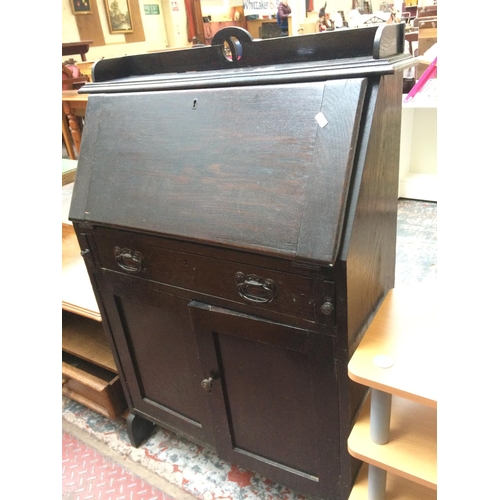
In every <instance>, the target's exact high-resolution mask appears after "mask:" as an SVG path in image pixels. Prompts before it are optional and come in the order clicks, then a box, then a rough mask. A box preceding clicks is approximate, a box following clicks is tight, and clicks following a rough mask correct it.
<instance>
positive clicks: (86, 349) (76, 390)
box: [62, 160, 127, 420]
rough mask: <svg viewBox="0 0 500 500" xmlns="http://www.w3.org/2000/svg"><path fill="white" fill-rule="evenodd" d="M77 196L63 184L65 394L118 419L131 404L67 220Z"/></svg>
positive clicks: (69, 187) (63, 350) (63, 389)
mask: <svg viewBox="0 0 500 500" xmlns="http://www.w3.org/2000/svg"><path fill="white" fill-rule="evenodd" d="M69 161H71V160H69ZM74 163H75V164H76V162H74ZM72 191H73V183H72V182H70V183H67V184H65V185H63V204H62V213H63V217H62V219H63V221H62V311H63V312H62V393H63V394H64V395H65V396H67V397H69V398H71V399H74V400H75V401H78V402H79V403H82V404H84V405H85V406H88V407H89V408H92V409H93V410H94V411H97V412H99V413H101V414H102V415H105V416H106V417H109V418H111V419H113V420H114V419H117V418H118V417H119V416H121V414H122V413H123V412H124V411H125V410H126V407H127V405H126V402H125V398H124V395H123V389H122V387H121V383H120V380H119V377H118V372H117V369H116V364H115V362H114V360H113V355H112V353H111V349H110V347H109V344H108V340H107V338H106V335H105V333H104V329H103V327H102V322H101V315H100V312H99V309H98V307H97V302H96V300H95V296H94V292H93V290H92V286H91V284H90V281H89V277H88V274H87V271H86V269H85V264H84V262H83V259H82V256H81V255H80V247H79V245H78V241H77V239H76V236H75V232H74V230H73V227H72V224H71V222H69V221H68V219H67V214H68V210H69V202H70V200H71V194H72Z"/></svg>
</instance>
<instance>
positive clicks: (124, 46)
mask: <svg viewBox="0 0 500 500" xmlns="http://www.w3.org/2000/svg"><path fill="white" fill-rule="evenodd" d="M163 3H165V4H167V5H168V7H169V8H171V1H170V0H169V1H168V2H167V1H164V2H162V0H139V6H140V11H141V20H142V24H143V27H144V33H145V36H146V41H144V42H135V43H127V42H126V40H125V35H123V34H120V33H119V34H111V33H110V31H109V25H108V19H107V16H106V10H105V4H104V0H93V2H92V9H93V11H94V13H93V14H92V15H96V14H97V15H98V16H99V18H100V21H101V27H102V31H103V35H104V39H105V42H106V45H102V46H96V47H92V45H91V46H90V49H89V52H88V53H87V60H88V61H96V60H98V59H102V58H103V57H106V58H107V57H118V56H123V55H129V54H140V53H144V52H148V51H154V50H162V49H165V48H167V47H171V46H172V42H174V43H176V44H178V45H177V46H182V45H184V46H185V45H188V42H187V36H186V35H185V31H186V29H185V26H186V21H185V20H186V12H185V9H184V1H183V0H180V2H178V3H179V11H178V12H175V15H172V13H169V16H166V15H165V10H164V6H163ZM144 4H156V5H158V6H159V10H160V14H159V15H146V14H145V13H144ZM96 10H97V13H96ZM182 15H183V16H184V17H182ZM167 17H169V19H173V20H174V23H172V26H171V29H172V36H168V37H167V27H166V22H165V19H166V18H167ZM175 21H177V25H179V30H178V31H181V32H182V33H183V34H184V36H175V31H174V30H175ZM182 22H183V24H181V23H182ZM181 26H183V29H181ZM79 40H80V34H79V32H78V27H77V23H76V16H75V15H74V14H73V11H72V9H71V3H70V0H62V42H75V41H79ZM169 41H170V43H169ZM174 46H175V45H174ZM70 57H71V56H70ZM74 58H75V59H77V60H78V59H79V56H74ZM64 59H67V58H66V57H64V58H63V60H64Z"/></svg>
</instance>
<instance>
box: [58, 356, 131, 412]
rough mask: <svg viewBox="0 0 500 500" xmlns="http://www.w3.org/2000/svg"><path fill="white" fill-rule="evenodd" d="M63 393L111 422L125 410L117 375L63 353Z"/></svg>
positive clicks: (125, 405) (125, 406)
mask: <svg viewBox="0 0 500 500" xmlns="http://www.w3.org/2000/svg"><path fill="white" fill-rule="evenodd" d="M62 359H63V360H62V393H63V394H64V395H65V396H67V397H68V398H71V399H73V400H75V401H78V402H79V403H81V404H83V405H85V406H87V407H88V408H91V409H92V410H94V411H96V412H98V413H100V414H101V415H104V416H106V417H108V418H110V419H111V420H116V419H118V418H119V417H120V416H121V415H122V414H123V413H124V412H125V410H126V409H127V403H126V401H125V396H124V394H123V389H122V386H121V382H120V379H119V377H118V375H116V374H115V373H112V372H110V371H108V370H104V369H102V368H100V367H98V366H95V365H93V364H92V363H88V362H86V361H83V360H81V359H79V358H77V357H76V356H72V355H70V354H67V353H65V352H63V356H62Z"/></svg>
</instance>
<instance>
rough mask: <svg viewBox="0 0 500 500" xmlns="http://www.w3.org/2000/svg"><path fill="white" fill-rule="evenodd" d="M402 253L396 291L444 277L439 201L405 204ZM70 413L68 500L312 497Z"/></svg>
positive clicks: (75, 409)
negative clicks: (440, 272) (137, 443)
mask: <svg viewBox="0 0 500 500" xmlns="http://www.w3.org/2000/svg"><path fill="white" fill-rule="evenodd" d="M396 254H397V255H396V287H397V286H400V285H405V284H414V283H421V282H428V281H434V280H436V278H437V204H436V203H431V202H421V201H413V200H400V201H399V210H398V238H397V248H396ZM62 415H63V433H62V445H63V464H62V465H63V483H62V485H63V491H62V493H63V499H66V500H87V499H89V500H93V499H102V500H121V499H127V500H152V499H158V500H160V499H161V500H169V499H172V498H173V499H175V500H190V499H191V500H192V499H194V498H198V499H201V500H304V499H305V497H303V496H302V495H299V494H297V493H295V492H293V491H290V490H288V489H287V488H285V487H283V486H281V485H277V484H274V483H272V482H271V481H269V480H267V479H266V478H263V477H261V476H259V475H257V474H253V473H251V472H249V471H245V470H242V469H240V468H238V467H235V466H234V465H231V464H228V463H225V462H223V461H221V460H220V459H218V457H217V456H216V455H215V454H214V453H212V452H211V451H209V450H206V449H203V448H202V447H200V446H197V445H195V444H194V443H191V442H189V441H187V440H184V439H182V438H179V437H178V436H175V435H174V434H172V433H169V432H168V431H165V430H163V429H157V430H156V431H155V433H154V434H153V435H152V436H151V437H150V438H149V439H148V440H147V441H146V442H144V443H143V444H142V446H141V447H140V448H133V447H131V446H130V444H129V442H128V438H127V434H126V430H125V423H124V421H117V422H114V421H110V420H108V419H107V418H105V417H103V416H101V415H99V414H97V413H95V412H93V411H92V410H90V409H88V408H86V407H84V406H82V405H80V404H78V403H76V402H74V401H71V400H69V399H67V398H63V411H62Z"/></svg>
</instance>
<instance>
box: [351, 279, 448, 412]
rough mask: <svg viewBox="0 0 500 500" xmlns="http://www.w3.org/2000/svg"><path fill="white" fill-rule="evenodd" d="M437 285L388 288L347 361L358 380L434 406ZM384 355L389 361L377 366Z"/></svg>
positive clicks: (436, 379) (435, 400)
mask: <svg viewBox="0 0 500 500" xmlns="http://www.w3.org/2000/svg"><path fill="white" fill-rule="evenodd" d="M437 346H438V331H437V287H436V286H435V285H416V286H411V287H398V288H397V289H393V290H391V291H390V292H389V294H388V295H387V297H386V298H385V300H384V302H383V303H382V305H381V306H380V309H379V310H378V312H377V313H376V315H375V317H374V319H373V321H372V323H371V324H370V327H369V328H368V330H367V332H366V334H365V336H364V337H363V339H362V341H361V343H360V345H359V346H358V348H357V349H356V352H355V353H354V354H353V356H352V358H351V360H350V362H349V365H348V373H349V377H350V378H351V379H352V380H354V381H355V382H358V383H360V384H363V385H366V386H368V387H371V388H374V389H378V390H380V391H384V392H387V393H390V394H393V395H398V396H402V397H404V398H407V399H409V400H411V401H415V402H417V403H421V404H424V405H426V406H429V407H431V408H436V407H437V390H438V385H439V384H438V373H437V366H438V365H437ZM385 361H387V362H388V364H391V363H392V365H391V366H390V367H388V368H381V367H380V365H381V364H382V366H383V365H384V362H385Z"/></svg>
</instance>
